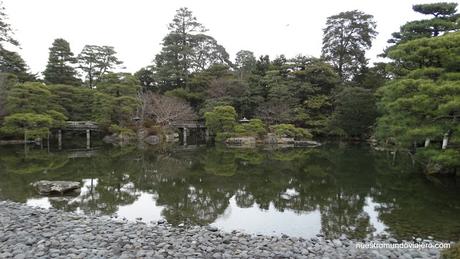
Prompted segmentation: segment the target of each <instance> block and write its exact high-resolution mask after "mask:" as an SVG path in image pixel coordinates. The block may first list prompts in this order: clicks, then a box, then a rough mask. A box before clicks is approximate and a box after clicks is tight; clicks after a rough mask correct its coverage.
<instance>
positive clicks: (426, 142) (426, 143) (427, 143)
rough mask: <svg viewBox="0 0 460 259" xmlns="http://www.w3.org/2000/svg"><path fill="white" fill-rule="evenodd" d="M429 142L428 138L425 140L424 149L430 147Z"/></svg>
mask: <svg viewBox="0 0 460 259" xmlns="http://www.w3.org/2000/svg"><path fill="white" fill-rule="evenodd" d="M430 141H431V139H430V138H426V139H425V147H428V146H429V145H430Z"/></svg>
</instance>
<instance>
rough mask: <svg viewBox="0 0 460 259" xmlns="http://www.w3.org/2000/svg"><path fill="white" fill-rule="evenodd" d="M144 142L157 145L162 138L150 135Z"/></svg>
mask: <svg viewBox="0 0 460 259" xmlns="http://www.w3.org/2000/svg"><path fill="white" fill-rule="evenodd" d="M144 142H145V143H147V144H149V145H157V144H159V143H160V137H159V136H157V135H150V136H148V137H146V138H144Z"/></svg>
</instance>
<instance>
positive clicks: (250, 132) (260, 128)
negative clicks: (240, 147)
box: [234, 119, 267, 138]
mask: <svg viewBox="0 0 460 259" xmlns="http://www.w3.org/2000/svg"><path fill="white" fill-rule="evenodd" d="M234 132H235V134H236V135H238V136H252V137H257V138H263V137H264V136H265V135H266V134H267V129H266V127H265V124H264V123H263V122H262V120H260V119H251V120H249V122H248V123H240V124H238V125H236V126H235V128H234Z"/></svg>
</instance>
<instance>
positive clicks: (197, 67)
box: [155, 8, 231, 91]
mask: <svg viewBox="0 0 460 259" xmlns="http://www.w3.org/2000/svg"><path fill="white" fill-rule="evenodd" d="M168 28H169V33H168V35H166V37H165V38H164V39H163V48H162V50H161V52H160V54H158V55H157V56H156V57H155V65H156V76H157V79H158V82H159V87H160V90H161V91H167V90H172V89H175V88H178V87H186V86H187V85H188V82H189V78H190V75H191V73H193V72H197V71H203V70H205V69H207V68H209V67H211V66H212V65H214V64H222V63H225V64H231V62H230V61H229V55H228V53H227V52H226V51H225V49H224V47H223V46H221V45H219V44H218V43H217V41H216V40H215V39H214V38H213V37H211V36H209V35H206V34H204V32H206V29H205V27H204V26H203V25H202V24H201V23H199V22H198V21H197V19H196V17H195V16H193V14H192V12H191V11H190V10H189V9H187V8H180V9H179V10H177V13H176V15H175V16H174V19H173V22H172V23H170V24H169V26H168Z"/></svg>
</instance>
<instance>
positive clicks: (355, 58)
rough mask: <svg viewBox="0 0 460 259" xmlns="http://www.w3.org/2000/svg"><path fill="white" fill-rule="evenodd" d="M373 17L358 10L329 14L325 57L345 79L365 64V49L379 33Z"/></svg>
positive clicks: (348, 78)
mask: <svg viewBox="0 0 460 259" xmlns="http://www.w3.org/2000/svg"><path fill="white" fill-rule="evenodd" d="M373 19H374V17H373V16H372V15H369V14H365V13H363V12H361V11H358V10H354V11H348V12H341V13H339V14H337V15H333V16H330V17H328V18H327V22H326V28H325V29H324V36H323V49H322V57H323V58H324V59H325V60H326V61H329V62H331V63H332V64H333V65H334V67H335V68H336V69H337V72H338V73H339V76H340V78H341V79H342V80H350V79H352V78H353V77H354V76H356V75H357V74H358V73H359V71H360V70H361V69H362V68H363V67H364V66H366V64H367V60H366V57H365V51H366V50H368V49H370V48H371V46H372V40H373V39H374V38H375V37H376V35H377V31H376V30H375V28H376V23H375V21H374V20H373Z"/></svg>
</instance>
